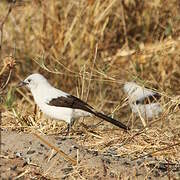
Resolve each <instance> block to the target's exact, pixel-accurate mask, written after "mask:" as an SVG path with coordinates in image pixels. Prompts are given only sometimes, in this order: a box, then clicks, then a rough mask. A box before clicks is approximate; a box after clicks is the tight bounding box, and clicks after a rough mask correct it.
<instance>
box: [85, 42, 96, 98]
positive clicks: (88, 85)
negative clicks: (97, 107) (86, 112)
mask: <svg viewBox="0 0 180 180" xmlns="http://www.w3.org/2000/svg"><path fill="white" fill-rule="evenodd" d="M97 49H98V44H96V49H95V54H94V59H93V65H92V68H91V74H90V77H89V84H88V88H87V96H86V101H87V100H88V96H89V88H90V85H91V80H92V79H91V78H92V73H93V69H94V64H95V61H96V57H97Z"/></svg>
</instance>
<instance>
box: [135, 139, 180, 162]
mask: <svg viewBox="0 0 180 180" xmlns="http://www.w3.org/2000/svg"><path fill="white" fill-rule="evenodd" d="M178 145H180V142H178V143H175V144H172V145H169V146H167V147H164V148H161V149H158V150H156V151H153V152H150V153H148V154H145V155H143V156H140V157H137V158H134V159H132V161H135V160H137V159H141V158H144V157H146V156H149V155H152V154H155V153H157V152H160V151H164V150H167V149H169V148H172V147H174V146H178Z"/></svg>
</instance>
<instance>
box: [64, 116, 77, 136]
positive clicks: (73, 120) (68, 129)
mask: <svg viewBox="0 0 180 180" xmlns="http://www.w3.org/2000/svg"><path fill="white" fill-rule="evenodd" d="M74 122H75V119H73V118H72V119H71V121H70V123H68V125H67V132H66V135H65V136H67V135H69V132H70V130H71V127H72V126H73V124H74Z"/></svg>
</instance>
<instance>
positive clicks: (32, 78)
mask: <svg viewBox="0 0 180 180" xmlns="http://www.w3.org/2000/svg"><path fill="white" fill-rule="evenodd" d="M46 83H48V82H47V80H46V78H45V77H44V76H43V75H41V74H37V73H36V74H31V75H29V76H28V77H27V78H26V79H25V80H24V81H21V82H20V83H19V84H18V87H22V86H26V87H28V88H29V89H30V90H31V91H33V90H35V89H36V88H37V87H38V86H40V85H43V84H46Z"/></svg>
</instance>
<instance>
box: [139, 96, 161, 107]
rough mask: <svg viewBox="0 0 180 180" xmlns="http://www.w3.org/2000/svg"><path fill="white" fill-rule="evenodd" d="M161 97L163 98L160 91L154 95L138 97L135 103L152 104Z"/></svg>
mask: <svg viewBox="0 0 180 180" xmlns="http://www.w3.org/2000/svg"><path fill="white" fill-rule="evenodd" d="M160 98H161V95H160V94H159V93H155V94H153V95H149V96H146V97H143V98H141V99H138V100H137V101H136V102H135V103H136V104H137V105H138V104H142V105H146V104H150V103H155V102H157V101H158V100H159V99H160Z"/></svg>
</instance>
